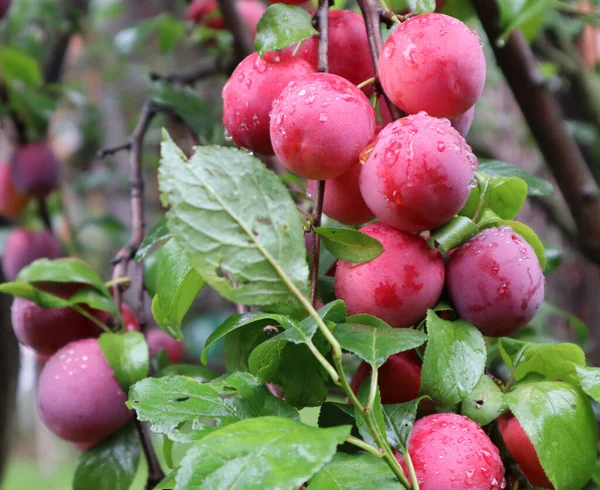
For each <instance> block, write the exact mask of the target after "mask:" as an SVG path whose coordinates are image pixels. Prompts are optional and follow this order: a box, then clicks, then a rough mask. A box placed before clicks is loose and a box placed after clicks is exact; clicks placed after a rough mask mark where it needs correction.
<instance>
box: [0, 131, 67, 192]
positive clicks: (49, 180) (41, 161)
mask: <svg viewBox="0 0 600 490" xmlns="http://www.w3.org/2000/svg"><path fill="white" fill-rule="evenodd" d="M10 172H11V177H12V179H13V182H14V184H15V187H16V188H17V190H18V191H19V192H20V193H22V194H25V195H27V196H30V197H35V198H45V197H46V196H47V195H48V194H50V193H51V192H53V191H55V190H57V189H58V186H59V183H60V176H61V168H60V164H59V163H58V160H57V159H56V157H55V156H54V153H53V152H52V150H51V149H50V147H49V146H48V145H47V144H46V143H43V142H42V143H28V144H25V145H23V146H21V147H20V148H19V149H18V150H17V151H16V152H15V153H14V155H13V156H12V159H11V161H10Z"/></svg>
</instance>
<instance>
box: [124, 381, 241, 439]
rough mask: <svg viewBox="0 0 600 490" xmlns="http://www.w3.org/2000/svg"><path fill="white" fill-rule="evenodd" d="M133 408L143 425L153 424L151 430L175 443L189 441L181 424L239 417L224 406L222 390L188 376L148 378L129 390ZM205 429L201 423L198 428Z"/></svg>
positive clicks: (130, 406)
mask: <svg viewBox="0 0 600 490" xmlns="http://www.w3.org/2000/svg"><path fill="white" fill-rule="evenodd" d="M127 405H128V406H129V408H133V409H134V410H135V411H136V412H137V417H138V419H139V420H140V421H142V422H150V423H151V430H152V431H153V432H157V433H159V434H165V435H166V436H167V437H169V438H170V439H172V440H174V441H179V442H189V441H190V440H191V439H192V437H193V436H192V437H190V436H189V435H186V434H184V433H182V432H181V431H180V430H179V425H180V424H182V423H184V422H187V421H190V420H191V421H196V420H198V419H201V418H215V419H221V418H226V417H235V411H234V410H233V408H232V407H230V406H228V405H226V404H225V403H223V400H222V399H221V398H220V396H219V390H218V389H217V388H215V387H214V386H211V385H209V384H202V383H199V382H198V381H195V380H193V379H191V378H186V377H185V376H169V377H165V378H158V379H157V378H146V379H144V380H142V381H139V382H138V383H136V384H135V385H133V386H132V387H131V389H130V390H129V401H128V402H127ZM196 428H198V429H202V428H203V426H202V425H201V423H199V425H197V426H196Z"/></svg>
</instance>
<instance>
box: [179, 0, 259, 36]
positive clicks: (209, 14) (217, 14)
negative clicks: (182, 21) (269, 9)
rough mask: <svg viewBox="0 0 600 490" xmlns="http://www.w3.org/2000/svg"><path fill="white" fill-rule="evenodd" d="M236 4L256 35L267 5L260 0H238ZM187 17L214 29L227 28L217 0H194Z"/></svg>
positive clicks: (241, 15)
mask: <svg viewBox="0 0 600 490" xmlns="http://www.w3.org/2000/svg"><path fill="white" fill-rule="evenodd" d="M235 6H236V8H237V10H238V13H239V14H240V17H241V18H242V19H243V20H244V21H245V22H246V24H247V25H248V28H249V29H250V33H251V34H252V37H254V36H256V24H258V21H259V20H260V18H261V17H262V14H264V13H265V10H266V7H265V5H264V4H263V3H262V2H259V1H258V0H238V1H237V2H235ZM185 16H186V19H188V20H191V21H192V22H194V23H196V24H203V25H205V26H207V27H212V28H213V29H225V23H224V22H223V17H222V16H221V11H220V9H219V2H217V0H194V1H193V2H192V3H190V4H189V6H188V8H187V11H186V15H185Z"/></svg>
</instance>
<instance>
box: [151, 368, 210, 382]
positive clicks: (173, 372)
mask: <svg viewBox="0 0 600 490" xmlns="http://www.w3.org/2000/svg"><path fill="white" fill-rule="evenodd" d="M163 376H186V377H188V378H194V379H195V380H196V381H199V382H200V383H207V382H208V381H211V380H213V379H215V378H217V377H218V374H217V373H214V372H212V371H211V370H210V369H207V368H205V367H204V366H198V365H197V364H169V365H168V366H166V367H164V368H162V369H161V370H160V371H159V372H158V373H157V374H156V377H157V378H162V377H163Z"/></svg>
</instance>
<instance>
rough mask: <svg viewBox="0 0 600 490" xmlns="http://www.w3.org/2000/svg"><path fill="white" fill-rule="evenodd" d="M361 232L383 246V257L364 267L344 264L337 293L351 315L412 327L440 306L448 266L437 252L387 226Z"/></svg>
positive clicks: (339, 265) (340, 264)
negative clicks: (371, 316)
mask: <svg viewBox="0 0 600 490" xmlns="http://www.w3.org/2000/svg"><path fill="white" fill-rule="evenodd" d="M360 231H361V232H363V233H365V234H367V235H369V236H371V237H373V238H375V239H377V240H379V241H380V242H381V244H382V245H383V248H384V251H383V253H382V254H381V255H380V256H379V257H377V258H376V259H374V260H371V261H370V262H366V263H364V264H350V263H347V262H344V261H342V260H339V261H338V262H337V267H336V272H335V293H336V296H337V297H338V298H339V299H342V300H344V301H345V302H346V306H347V308H348V314H349V315H356V314H359V313H368V314H370V315H374V316H376V317H378V318H381V319H382V320H384V321H386V322H387V323H388V324H390V325H391V326H392V327H396V328H402V327H409V326H411V325H413V324H414V323H415V322H417V321H419V320H421V319H422V318H423V317H424V316H425V314H426V312H427V309H428V308H432V307H433V306H435V304H436V302H437V301H438V299H439V297H440V294H441V293H442V289H443V286H444V276H445V273H444V262H443V260H442V257H441V255H440V254H439V252H438V251H437V250H432V249H430V248H429V247H428V246H427V242H426V241H425V240H424V239H423V238H421V237H419V236H416V235H412V234H410V233H406V232H403V231H400V230H396V229H394V228H392V227H390V226H387V225H385V224H383V223H372V224H369V225H366V226H364V227H362V228H361V229H360Z"/></svg>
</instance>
